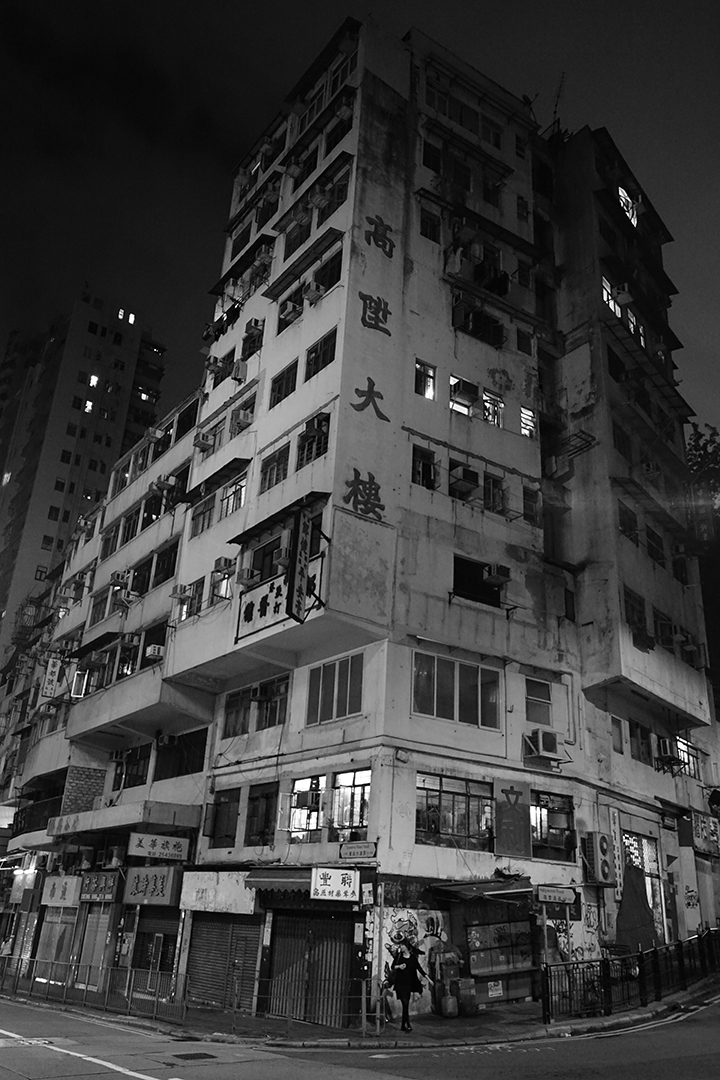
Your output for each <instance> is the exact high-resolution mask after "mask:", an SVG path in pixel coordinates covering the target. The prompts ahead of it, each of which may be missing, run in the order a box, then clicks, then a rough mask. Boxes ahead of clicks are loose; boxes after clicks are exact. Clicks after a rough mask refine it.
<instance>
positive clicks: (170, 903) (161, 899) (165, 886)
mask: <svg viewBox="0 0 720 1080" xmlns="http://www.w3.org/2000/svg"><path fill="white" fill-rule="evenodd" d="M179 886H180V871H179V868H178V867H177V866H134V867H132V869H130V870H128V871H127V877H126V879H125V893H124V895H123V903H125V904H157V905H164V906H165V907H174V906H175V905H176V903H177V897H178V892H179V891H180V890H179Z"/></svg>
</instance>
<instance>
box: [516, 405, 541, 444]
mask: <svg viewBox="0 0 720 1080" xmlns="http://www.w3.org/2000/svg"><path fill="white" fill-rule="evenodd" d="M520 434H521V435H524V436H525V438H527V439H535V438H537V416H536V415H535V411H534V409H526V408H524V407H523V406H521V407H520Z"/></svg>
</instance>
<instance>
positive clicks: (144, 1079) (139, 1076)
mask: <svg viewBox="0 0 720 1080" xmlns="http://www.w3.org/2000/svg"><path fill="white" fill-rule="evenodd" d="M0 1035H5V1036H6V1037H7V1038H8V1039H15V1040H16V1042H15V1043H13V1044H11V1045H15V1046H42V1047H43V1048H44V1049H45V1050H52V1051H54V1052H55V1053H56V1054H67V1055H68V1056H69V1057H74V1058H79V1059H80V1060H81V1061H87V1062H88V1063H89V1064H91V1065H102V1066H104V1068H106V1069H111V1070H112V1071H113V1072H117V1073H122V1075H123V1076H132V1077H134V1078H135V1080H157V1077H156V1076H149V1075H148V1074H147V1073H139V1072H133V1070H132V1069H125V1068H123V1066H122V1065H113V1063H112V1062H111V1061H103V1059H102V1058H96V1057H90V1056H89V1055H88V1054H80V1053H78V1051H76V1050H65V1049H64V1047H62V1046H53V1045H52V1044H51V1043H46V1042H44V1041H43V1040H42V1039H38V1040H35V1039H26V1038H25V1037H24V1036H23V1035H18V1034H17V1032H15V1031H3V1029H2V1028H0ZM172 1080H179V1078H178V1077H174V1078H172Z"/></svg>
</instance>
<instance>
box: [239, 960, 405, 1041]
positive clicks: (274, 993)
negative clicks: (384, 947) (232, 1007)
mask: <svg viewBox="0 0 720 1080" xmlns="http://www.w3.org/2000/svg"><path fill="white" fill-rule="evenodd" d="M258 989H259V994H258V1012H259V1013H260V1014H262V1015H264V1016H266V1017H268V1018H277V1019H284V1020H287V1024H288V1031H290V1030H291V1029H292V1025H293V1023H301V1024H317V1025H320V1026H325V1027H337V1028H354V1029H356V1030H357V1031H358V1032H359V1033H361V1034H363V1035H367V1034H370V1033H371V1032H374V1031H375V1029H376V1016H375V1014H376V1006H375V1003H374V1002H371V1000H370V981H369V980H368V979H346V980H342V981H339V980H338V979H336V978H326V979H322V978H317V977H315V978H313V979H307V978H306V977H305V976H303V975H302V974H299V973H297V972H283V973H282V975H280V976H275V978H274V979H261V980H260V983H259V988H258ZM381 1008H382V1003H380V1005H379V1006H378V1009H377V1011H378V1012H379V1010H380V1009H381ZM382 1026H384V1017H383V1025H382Z"/></svg>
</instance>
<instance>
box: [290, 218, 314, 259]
mask: <svg viewBox="0 0 720 1080" xmlns="http://www.w3.org/2000/svg"><path fill="white" fill-rule="evenodd" d="M298 210H299V211H301V212H302V213H303V214H304V216H305V220H304V221H300V222H297V224H295V225H293V226H292V228H291V229H288V231H287V232H286V233H285V255H284V258H285V259H289V258H290V256H291V255H294V254H295V252H296V251H297V249H298V248H299V247H302V245H303V244H304V243H305V241H306V240H307V238H308V237H309V236H310V232H311V230H312V211H311V210H310V209H306V208H305V207H298Z"/></svg>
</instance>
